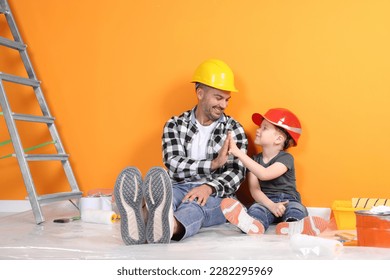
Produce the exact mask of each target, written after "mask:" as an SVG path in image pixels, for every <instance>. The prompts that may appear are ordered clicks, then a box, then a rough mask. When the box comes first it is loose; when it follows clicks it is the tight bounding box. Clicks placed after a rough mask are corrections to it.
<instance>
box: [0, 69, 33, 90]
mask: <svg viewBox="0 0 390 280" xmlns="http://www.w3.org/2000/svg"><path fill="white" fill-rule="evenodd" d="M0 79H2V80H4V81H7V82H12V83H17V84H21V85H25V86H32V87H39V85H40V81H37V80H34V79H27V78H22V77H19V76H15V75H10V74H4V73H2V72H0Z"/></svg>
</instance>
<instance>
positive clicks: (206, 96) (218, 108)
mask: <svg viewBox="0 0 390 280" xmlns="http://www.w3.org/2000/svg"><path fill="white" fill-rule="evenodd" d="M197 95H198V100H199V104H198V109H199V110H200V112H199V113H200V114H201V116H202V118H203V120H204V123H203V124H204V125H207V124H210V123H212V122H214V121H216V120H218V119H219V118H220V117H221V115H222V114H223V113H224V111H225V109H226V108H227V106H228V103H229V100H230V97H231V94H230V92H229V91H224V90H219V89H216V88H211V87H202V88H200V89H198V91H197Z"/></svg>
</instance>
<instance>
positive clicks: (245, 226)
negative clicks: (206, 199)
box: [221, 198, 264, 234]
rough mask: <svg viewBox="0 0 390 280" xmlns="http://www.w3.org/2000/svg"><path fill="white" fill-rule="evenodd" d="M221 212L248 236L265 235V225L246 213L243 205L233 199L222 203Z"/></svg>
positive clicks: (225, 199) (224, 200) (227, 199)
mask: <svg viewBox="0 0 390 280" xmlns="http://www.w3.org/2000/svg"><path fill="white" fill-rule="evenodd" d="M221 210H222V213H223V214H224V216H225V218H226V219H227V220H228V221H229V222H230V223H231V224H233V225H235V226H237V227H238V228H239V229H241V230H242V231H243V232H245V233H247V234H263V233H264V226H263V224H262V223H261V222H260V221H258V220H256V219H254V218H252V217H251V216H249V215H248V213H246V211H245V209H244V207H243V206H242V204H241V203H240V202H239V201H237V200H235V199H233V198H224V199H223V200H222V201H221Z"/></svg>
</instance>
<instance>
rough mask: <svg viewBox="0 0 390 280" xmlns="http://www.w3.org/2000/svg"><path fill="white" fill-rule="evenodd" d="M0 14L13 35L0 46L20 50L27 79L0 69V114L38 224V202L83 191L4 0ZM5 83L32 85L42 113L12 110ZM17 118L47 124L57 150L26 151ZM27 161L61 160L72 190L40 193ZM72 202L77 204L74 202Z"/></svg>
mask: <svg viewBox="0 0 390 280" xmlns="http://www.w3.org/2000/svg"><path fill="white" fill-rule="evenodd" d="M0 16H5V18H6V21H7V23H8V26H9V29H10V31H11V33H12V36H13V40H10V39H7V38H4V37H0V45H1V46H4V47H6V48H10V49H13V50H16V51H19V54H20V57H21V60H22V62H23V65H24V68H25V70H26V72H27V75H28V78H24V77H19V76H15V75H11V74H6V73H2V72H0V105H1V109H2V113H1V115H3V116H4V118H5V122H6V125H7V128H8V131H9V134H10V137H11V139H10V140H11V141H10V142H12V144H13V148H14V152H15V154H14V156H15V157H16V158H17V161H18V164H19V167H20V170H21V173H22V176H23V180H24V184H25V187H26V190H27V194H28V198H29V200H30V203H31V208H32V211H33V214H34V217H35V221H36V223H37V224H40V223H42V222H44V221H45V219H44V216H43V213H42V210H41V204H45V203H51V202H55V201H61V200H69V201H70V202H72V199H79V198H80V197H81V196H82V192H81V191H80V190H79V187H78V184H77V182H76V179H75V176H74V174H73V171H72V168H71V165H70V162H69V156H68V154H66V153H65V150H64V147H63V145H62V143H61V139H60V136H59V134H58V131H57V128H56V126H55V124H54V117H53V116H52V115H51V114H50V111H49V108H48V105H47V103H46V101H45V98H44V96H43V93H42V89H41V85H40V84H41V83H40V81H38V79H37V77H36V75H35V72H34V69H33V67H32V64H31V61H30V59H29V56H28V53H27V50H26V45H25V44H24V43H23V40H22V38H21V36H20V33H19V30H18V28H17V26H16V23H15V19H14V17H13V15H12V12H11V9H10V7H9V5H8V2H7V0H0ZM4 82H6V83H16V84H19V85H22V86H27V87H32V88H33V90H34V92H35V96H36V99H37V102H38V104H39V107H40V109H41V111H42V116H35V115H28V114H17V113H14V112H12V111H11V108H10V103H9V100H8V98H7V95H6V92H5V88H4ZM0 117H1V116H0ZM16 121H21V122H33V123H42V124H46V125H47V127H48V130H49V132H50V135H51V137H52V140H53V141H52V143H53V145H54V146H55V149H56V153H54V154H26V150H28V149H24V148H23V147H22V142H21V139H20V135H19V132H18V129H17V126H16ZM30 161H60V162H61V163H62V164H61V165H62V167H63V168H64V172H65V174H66V178H67V180H68V183H69V186H70V189H71V191H69V192H59V193H52V194H44V195H39V194H38V193H37V191H36V188H35V185H34V181H33V179H32V175H31V171H30V167H29V162H30ZM72 204H73V205H76V204H75V203H73V202H72Z"/></svg>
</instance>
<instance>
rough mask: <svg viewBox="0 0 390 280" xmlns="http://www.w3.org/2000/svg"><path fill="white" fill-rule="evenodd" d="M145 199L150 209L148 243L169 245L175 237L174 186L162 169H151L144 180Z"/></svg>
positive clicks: (147, 226)
mask: <svg viewBox="0 0 390 280" xmlns="http://www.w3.org/2000/svg"><path fill="white" fill-rule="evenodd" d="M144 182H145V183H144V197H145V202H146V207H147V209H148V220H147V222H146V241H147V242H148V243H169V242H170V241H171V237H172V235H173V221H174V220H173V208H172V184H171V179H170V178H169V176H168V173H167V172H166V171H165V169H163V168H162V167H153V168H151V169H150V170H149V171H148V173H147V174H146V176H145V180H144Z"/></svg>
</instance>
